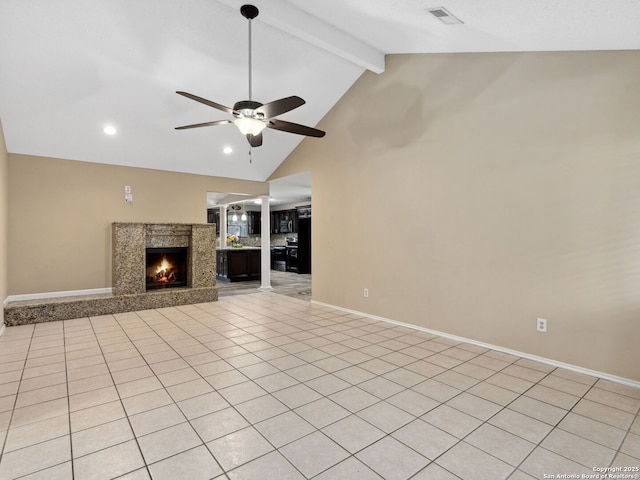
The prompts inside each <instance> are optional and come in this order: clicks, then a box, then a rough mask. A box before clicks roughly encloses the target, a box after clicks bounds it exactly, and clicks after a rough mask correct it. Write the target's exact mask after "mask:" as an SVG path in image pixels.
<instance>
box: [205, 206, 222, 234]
mask: <svg viewBox="0 0 640 480" xmlns="http://www.w3.org/2000/svg"><path fill="white" fill-rule="evenodd" d="M207 223H215V224H216V235H220V209H219V208H208V209H207Z"/></svg>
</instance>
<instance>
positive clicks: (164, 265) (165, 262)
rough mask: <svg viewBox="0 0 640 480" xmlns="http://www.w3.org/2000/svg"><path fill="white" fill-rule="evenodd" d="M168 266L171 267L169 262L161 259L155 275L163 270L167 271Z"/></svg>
mask: <svg viewBox="0 0 640 480" xmlns="http://www.w3.org/2000/svg"><path fill="white" fill-rule="evenodd" d="M170 266H171V264H170V263H169V262H167V259H166V258H163V259H162V263H161V264H160V265H158V268H157V269H156V273H160V272H162V271H163V270H167V269H168V268H169V267H170Z"/></svg>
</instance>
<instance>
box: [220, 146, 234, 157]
mask: <svg viewBox="0 0 640 480" xmlns="http://www.w3.org/2000/svg"><path fill="white" fill-rule="evenodd" d="M222 151H223V152H224V153H226V154H227V155H229V154H230V153H232V152H233V148H231V147H224V148H223V149H222Z"/></svg>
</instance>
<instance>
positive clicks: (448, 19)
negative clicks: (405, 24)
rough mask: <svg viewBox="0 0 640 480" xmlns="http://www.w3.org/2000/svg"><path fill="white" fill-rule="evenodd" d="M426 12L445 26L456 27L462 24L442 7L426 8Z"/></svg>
mask: <svg viewBox="0 0 640 480" xmlns="http://www.w3.org/2000/svg"><path fill="white" fill-rule="evenodd" d="M427 12H429V13H430V14H431V15H433V16H434V17H436V18H437V19H438V20H440V21H441V22H442V23H444V24H446V25H456V24H458V23H464V22H463V21H462V20H460V19H459V18H458V17H456V16H455V15H453V14H452V13H451V12H450V11H449V10H447V9H446V8H444V7H435V8H427Z"/></svg>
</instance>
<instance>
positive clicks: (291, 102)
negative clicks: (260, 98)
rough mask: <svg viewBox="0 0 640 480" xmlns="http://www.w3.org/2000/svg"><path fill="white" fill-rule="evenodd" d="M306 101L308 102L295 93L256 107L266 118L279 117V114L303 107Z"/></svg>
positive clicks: (257, 111)
mask: <svg viewBox="0 0 640 480" xmlns="http://www.w3.org/2000/svg"><path fill="white" fill-rule="evenodd" d="M305 103H306V102H305V101H304V100H303V99H302V98H300V97H296V96H295V95H294V96H291V97H286V98H281V99H280V100H274V101H273V102H269V103H265V104H264V105H262V106H261V107H258V108H256V113H262V114H263V115H264V116H265V118H271V117H277V116H278V115H282V114H283V113H286V112H289V111H291V110H293V109H294V108H298V107H301V106H302V105H304V104H305Z"/></svg>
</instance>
